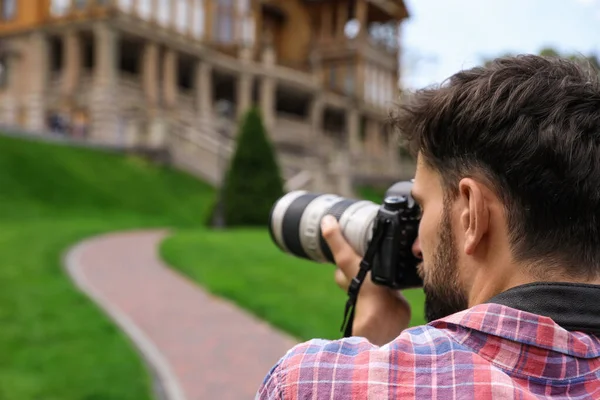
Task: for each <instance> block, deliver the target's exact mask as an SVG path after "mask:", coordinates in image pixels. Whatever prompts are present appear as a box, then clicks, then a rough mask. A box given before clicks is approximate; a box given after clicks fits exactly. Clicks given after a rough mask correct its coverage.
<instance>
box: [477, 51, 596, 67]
mask: <svg viewBox="0 0 600 400" xmlns="http://www.w3.org/2000/svg"><path fill="white" fill-rule="evenodd" d="M538 54H539V55H540V56H545V57H562V58H566V59H569V60H571V61H577V62H579V63H581V64H583V65H585V66H591V67H592V68H593V69H594V70H596V71H597V72H598V73H600V59H599V58H598V56H597V55H596V54H589V55H587V56H586V55H583V54H581V53H561V52H559V51H557V50H556V49H553V48H552V47H544V48H543V49H541V50H540V51H539V53H538ZM511 55H514V54H513V53H504V54H502V57H504V56H511ZM491 62H492V59H490V58H487V57H486V58H484V59H483V64H484V65H489V64H490V63H491Z"/></svg>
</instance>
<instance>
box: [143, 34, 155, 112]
mask: <svg viewBox="0 0 600 400" xmlns="http://www.w3.org/2000/svg"><path fill="white" fill-rule="evenodd" d="M158 62H159V61H158V45H157V44H156V43H154V42H148V43H146V45H145V46H144V51H143V54H142V85H143V87H144V94H145V95H146V101H147V102H148V106H150V107H152V108H154V107H156V106H157V104H158V99H159V87H158V85H159V76H158Z"/></svg>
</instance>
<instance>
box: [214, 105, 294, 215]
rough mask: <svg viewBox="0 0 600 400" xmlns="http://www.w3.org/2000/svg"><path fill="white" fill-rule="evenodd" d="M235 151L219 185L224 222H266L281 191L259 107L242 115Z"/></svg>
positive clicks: (280, 182)
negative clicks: (221, 189)
mask: <svg viewBox="0 0 600 400" xmlns="http://www.w3.org/2000/svg"><path fill="white" fill-rule="evenodd" d="M239 129H240V131H239V133H238V137H237V145H236V149H235V153H234V155H233V157H232V159H231V161H230V164H229V169H228V171H227V174H226V176H225V183H224V187H223V198H222V201H223V215H224V219H225V221H224V222H225V225H226V226H228V227H234V226H266V225H267V224H268V220H269V212H270V210H271V207H272V206H273V203H274V202H275V201H276V200H277V199H278V198H279V197H281V196H282V195H283V193H284V188H283V179H282V177H281V173H280V170H279V166H278V164H277V159H276V158H275V151H274V149H273V146H272V144H271V142H270V140H269V137H268V135H267V132H266V130H265V127H264V125H263V122H262V118H261V114H260V111H259V110H258V109H257V108H251V109H250V110H249V111H248V112H247V113H246V114H245V115H244V117H243V118H242V121H241V123H240V127H239Z"/></svg>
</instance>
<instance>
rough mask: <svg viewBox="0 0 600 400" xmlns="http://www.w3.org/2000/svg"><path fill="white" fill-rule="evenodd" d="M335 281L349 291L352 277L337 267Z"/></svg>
mask: <svg viewBox="0 0 600 400" xmlns="http://www.w3.org/2000/svg"><path fill="white" fill-rule="evenodd" d="M335 283H336V284H337V285H338V286H339V287H340V289H342V290H343V291H344V292H347V291H348V288H349V287H350V279H348V277H347V276H346V275H345V274H344V271H342V270H341V269H339V268H336V269H335Z"/></svg>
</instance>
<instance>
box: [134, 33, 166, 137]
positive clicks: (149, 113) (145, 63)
mask: <svg viewBox="0 0 600 400" xmlns="http://www.w3.org/2000/svg"><path fill="white" fill-rule="evenodd" d="M159 51H160V50H159V47H158V44H157V43H155V42H146V44H145V45H144V50H143V52H142V87H143V89H144V95H145V99H146V107H145V121H144V123H143V124H142V126H144V127H145V128H144V129H141V130H140V131H139V132H136V136H137V137H135V138H134V139H133V140H132V142H133V143H132V144H133V145H135V146H137V145H147V144H148V143H149V142H150V141H151V138H150V132H151V130H152V127H153V124H154V121H155V120H156V119H157V118H159V115H158V114H159V101H160V87H159V85H160V83H159V82H160V76H159V62H160V61H159Z"/></svg>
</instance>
